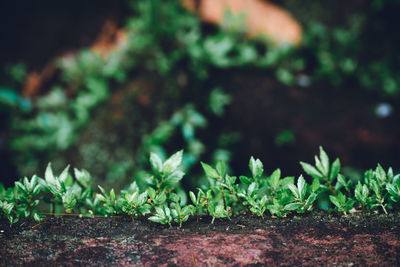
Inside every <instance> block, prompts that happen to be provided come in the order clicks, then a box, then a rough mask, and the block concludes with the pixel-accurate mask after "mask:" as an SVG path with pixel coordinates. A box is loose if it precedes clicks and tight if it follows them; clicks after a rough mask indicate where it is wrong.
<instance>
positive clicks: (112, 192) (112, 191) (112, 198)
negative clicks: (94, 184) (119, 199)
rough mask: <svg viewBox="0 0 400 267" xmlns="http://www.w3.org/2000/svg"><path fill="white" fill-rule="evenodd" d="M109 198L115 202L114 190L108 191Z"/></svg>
mask: <svg viewBox="0 0 400 267" xmlns="http://www.w3.org/2000/svg"><path fill="white" fill-rule="evenodd" d="M110 198H111V201H114V200H115V191H114V188H112V189H111V191H110Z"/></svg>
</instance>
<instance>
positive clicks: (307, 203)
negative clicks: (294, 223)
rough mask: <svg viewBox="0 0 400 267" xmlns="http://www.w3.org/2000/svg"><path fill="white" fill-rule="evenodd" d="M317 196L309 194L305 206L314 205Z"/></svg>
mask: <svg viewBox="0 0 400 267" xmlns="http://www.w3.org/2000/svg"><path fill="white" fill-rule="evenodd" d="M317 196H318V195H317V194H315V193H311V194H310V196H309V197H308V198H307V201H306V205H311V204H312V203H314V201H315V199H316V198H317Z"/></svg>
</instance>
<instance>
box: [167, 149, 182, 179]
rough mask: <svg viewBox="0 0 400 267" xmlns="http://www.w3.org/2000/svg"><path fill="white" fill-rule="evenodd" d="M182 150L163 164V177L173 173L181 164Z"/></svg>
mask: <svg viewBox="0 0 400 267" xmlns="http://www.w3.org/2000/svg"><path fill="white" fill-rule="evenodd" d="M182 155H183V150H180V151H178V152H176V153H175V154H173V155H172V156H171V157H169V158H168V159H167V160H166V161H165V162H164V164H163V172H164V174H165V175H169V174H171V173H172V172H173V171H175V170H176V169H177V168H178V167H179V165H181V162H182Z"/></svg>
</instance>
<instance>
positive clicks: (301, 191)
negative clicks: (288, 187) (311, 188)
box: [297, 175, 307, 200]
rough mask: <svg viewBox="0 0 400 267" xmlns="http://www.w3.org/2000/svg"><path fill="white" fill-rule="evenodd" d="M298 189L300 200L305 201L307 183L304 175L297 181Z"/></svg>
mask: <svg viewBox="0 0 400 267" xmlns="http://www.w3.org/2000/svg"><path fill="white" fill-rule="evenodd" d="M297 189H298V191H299V196H300V200H303V198H304V197H305V195H306V191H307V187H306V181H305V180H304V178H303V175H300V177H299V180H298V181H297Z"/></svg>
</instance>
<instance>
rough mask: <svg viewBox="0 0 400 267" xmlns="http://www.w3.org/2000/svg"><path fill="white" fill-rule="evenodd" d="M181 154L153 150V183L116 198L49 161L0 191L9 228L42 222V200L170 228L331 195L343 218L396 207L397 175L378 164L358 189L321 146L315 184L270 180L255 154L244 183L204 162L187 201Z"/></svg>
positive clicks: (298, 207) (308, 207) (305, 207)
mask: <svg viewBox="0 0 400 267" xmlns="http://www.w3.org/2000/svg"><path fill="white" fill-rule="evenodd" d="M183 157H184V155H183V151H182V150H181V151H178V152H176V153H174V154H173V155H171V156H170V157H168V158H167V159H166V160H163V159H162V158H161V157H160V156H159V155H157V154H156V153H151V154H150V165H151V168H152V171H153V175H152V176H151V178H149V179H148V181H149V184H148V186H147V187H146V188H144V190H140V188H139V186H138V185H137V183H136V182H135V181H134V182H133V183H131V184H130V185H129V186H128V187H127V188H126V189H124V190H122V191H121V192H119V193H117V192H115V190H114V189H111V190H110V191H109V192H107V191H106V190H105V189H104V188H103V187H102V186H100V185H99V186H98V188H99V190H100V193H95V192H94V191H93V190H92V189H91V188H90V186H91V176H90V174H89V173H88V172H87V171H86V170H78V169H75V170H74V174H75V176H74V177H73V176H72V175H70V174H69V166H67V167H66V168H65V169H64V170H63V171H62V172H61V173H60V174H59V175H58V176H57V175H55V174H54V172H53V170H52V167H51V164H49V165H48V166H47V169H46V171H45V178H44V179H42V178H38V177H37V176H36V175H34V176H33V177H32V179H30V180H29V179H28V178H26V177H25V178H24V179H22V180H21V181H18V182H16V183H15V187H13V188H9V189H7V190H6V189H5V188H4V187H3V186H0V209H1V210H2V214H3V216H4V217H5V218H7V219H8V220H9V222H10V225H12V224H14V223H16V222H17V221H18V220H19V219H20V218H27V217H31V218H33V219H34V220H36V221H40V220H42V218H43V216H42V214H41V212H40V211H39V210H37V209H36V207H37V206H38V203H39V202H40V201H45V202H49V203H51V205H52V206H53V208H52V210H51V212H54V210H57V209H58V210H59V209H60V208H63V209H64V211H65V212H67V213H71V212H74V211H78V212H80V213H81V214H85V215H95V214H100V215H105V216H111V215H127V216H130V217H131V218H132V220H134V219H136V218H139V217H142V216H146V217H147V216H149V217H148V219H149V220H151V221H153V222H157V223H161V224H168V225H169V226H172V224H173V223H177V224H178V225H179V227H181V226H182V224H183V223H184V222H186V221H187V220H188V219H189V218H190V216H193V215H195V216H196V217H197V218H199V216H201V215H204V214H208V215H210V216H211V217H212V220H211V223H214V221H215V219H216V218H228V219H229V218H230V217H231V216H232V214H234V213H239V212H241V211H243V210H245V211H248V212H251V213H254V214H255V215H257V216H260V217H262V218H264V217H265V213H266V212H267V211H268V212H269V214H270V215H276V216H279V217H284V216H287V215H288V214H290V213H294V212H296V213H304V212H310V211H312V210H313V209H314V208H315V203H316V201H317V200H318V198H319V197H321V196H322V194H321V193H322V192H325V193H328V196H329V200H330V202H331V203H332V208H333V209H332V210H336V211H338V212H340V213H343V214H344V215H346V214H347V213H348V212H351V211H353V210H354V209H360V208H361V209H362V210H364V211H365V210H370V211H374V210H377V209H378V208H379V209H381V210H382V211H383V212H384V213H388V210H398V208H399V206H398V203H399V195H400V190H399V187H400V184H399V183H400V182H399V180H400V178H399V177H400V174H396V175H395V174H394V173H393V170H392V169H391V168H389V169H388V170H387V171H385V170H384V169H383V168H382V166H381V165H379V164H378V166H377V167H376V169H375V170H368V171H366V172H365V174H364V179H363V180H362V181H359V182H358V183H357V185H356V186H353V183H351V182H350V180H347V179H346V178H345V177H344V176H343V175H341V174H340V173H339V172H340V163H339V160H338V159H336V160H335V161H334V162H333V163H332V164H330V159H329V157H328V155H327V154H326V152H325V151H324V150H323V148H322V147H320V155H319V157H315V160H316V164H315V166H312V165H310V164H307V163H304V162H301V165H302V167H303V168H304V170H305V172H306V173H307V174H309V175H310V176H311V177H312V178H313V182H312V183H311V184H309V183H307V181H306V180H305V178H304V177H303V176H302V175H300V176H299V178H298V179H297V182H296V183H295V180H294V177H284V178H282V177H281V171H280V169H277V170H275V171H274V172H273V173H272V174H271V175H267V176H265V174H264V167H263V164H262V162H261V161H260V160H259V159H255V158H253V157H251V158H250V161H249V170H250V173H251V175H250V176H240V178H239V179H237V177H236V176H230V175H229V174H228V171H227V170H228V168H227V166H226V164H225V163H224V162H222V161H220V162H218V163H217V164H216V166H215V167H212V166H211V165H208V164H206V163H201V164H202V166H203V170H204V172H205V175H206V176H207V177H208V182H209V183H208V186H206V187H205V188H204V189H200V188H199V189H198V190H197V192H192V191H190V192H189V198H190V200H191V204H189V203H187V196H186V193H185V192H183V191H181V190H180V187H179V183H180V180H181V179H182V178H183V175H184V173H183V172H182V171H181V170H180V167H181V163H182V158H183ZM329 186H332V188H330V187H329ZM54 207H55V208H56V209H54Z"/></svg>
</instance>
